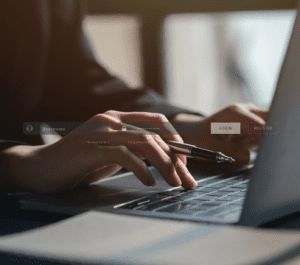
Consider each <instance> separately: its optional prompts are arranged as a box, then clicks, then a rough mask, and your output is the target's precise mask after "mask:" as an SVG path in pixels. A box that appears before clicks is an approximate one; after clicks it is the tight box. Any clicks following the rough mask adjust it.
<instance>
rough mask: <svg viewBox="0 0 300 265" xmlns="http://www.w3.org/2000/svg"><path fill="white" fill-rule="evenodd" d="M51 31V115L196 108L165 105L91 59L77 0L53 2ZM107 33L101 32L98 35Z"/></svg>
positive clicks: (70, 117)
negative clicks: (129, 85) (127, 83)
mask: <svg viewBox="0 0 300 265" xmlns="http://www.w3.org/2000/svg"><path fill="white" fill-rule="evenodd" d="M51 14H52V21H53V22H52V27H53V30H52V36H51V47H50V53H49V55H48V58H49V64H48V65H49V66H48V73H47V91H46V92H45V94H44V96H45V97H44V98H45V104H43V106H47V105H48V107H47V108H46V107H45V110H46V111H47V110H51V113H52V114H53V115H55V120H64V121H67V120H80V121H85V120H87V119H89V118H91V117H92V116H94V115H95V114H97V113H102V112H105V111H107V110H119V111H145V112H157V113H162V114H164V115H166V116H167V117H168V118H170V117H172V116H174V115H175V114H178V113H194V114H197V115H201V114H199V113H196V112H193V111H190V110H187V109H184V108H180V107H176V106H173V105H171V104H169V103H168V102H167V101H166V100H165V98H164V97H162V96H161V95H159V94H158V93H156V92H155V91H153V90H152V89H151V88H148V87H140V88H137V89H132V88H130V87H128V86H127V85H126V83H125V82H124V81H123V80H121V79H120V78H118V77H116V76H112V75H111V74H110V73H108V71H107V70H105V69H104V67H102V66H101V65H100V64H99V63H98V62H97V61H96V59H95V56H94V54H93V51H92V49H91V46H90V44H89V41H88V40H87V38H86V36H85V35H84V32H83V29H82V17H83V16H82V14H81V8H80V1H75V0H73V1H68V4H67V1H62V0H60V1H57V0H53V1H51ZM102 37H103V38H105V36H102Z"/></svg>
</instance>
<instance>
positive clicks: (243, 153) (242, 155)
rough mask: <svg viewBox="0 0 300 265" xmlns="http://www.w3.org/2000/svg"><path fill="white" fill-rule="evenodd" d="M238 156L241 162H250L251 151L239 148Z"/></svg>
mask: <svg viewBox="0 0 300 265" xmlns="http://www.w3.org/2000/svg"><path fill="white" fill-rule="evenodd" d="M236 158H237V159H238V160H239V161H240V162H241V163H244V164H246V163H248V162H249V151H247V150H239V151H238V152H237V153H236Z"/></svg>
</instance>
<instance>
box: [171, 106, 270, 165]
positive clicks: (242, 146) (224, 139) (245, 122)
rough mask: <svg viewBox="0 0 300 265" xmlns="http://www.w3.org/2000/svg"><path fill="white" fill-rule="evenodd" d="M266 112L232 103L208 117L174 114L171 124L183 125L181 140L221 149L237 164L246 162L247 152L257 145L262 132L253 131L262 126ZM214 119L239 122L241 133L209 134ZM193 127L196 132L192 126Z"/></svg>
mask: <svg viewBox="0 0 300 265" xmlns="http://www.w3.org/2000/svg"><path fill="white" fill-rule="evenodd" d="M266 115H267V112H266V111H264V110H260V109H258V108H257V107H256V106H254V105H253V104H250V103H248V104H233V105H230V106H229V107H227V108H225V109H223V110H221V111H219V112H217V113H216V114H214V115H212V116H210V117H207V118H204V117H201V116H196V115H193V116H190V117H189V116H184V114H183V115H177V117H175V118H174V119H173V121H172V123H173V125H174V127H175V129H176V128H178V127H179V126H180V124H181V126H180V128H182V127H184V129H185V132H184V131H182V130H179V129H178V131H179V133H180V135H181V137H182V138H183V140H184V142H186V143H189V144H194V145H196V146H198V147H201V148H205V149H209V150H213V151H219V152H222V153H224V154H225V155H228V156H230V157H233V158H234V159H235V160H236V163H238V164H247V163H248V162H249V159H250V151H251V150H254V149H255V148H257V146H258V142H259V139H260V136H261V134H260V133H261V131H260V130H254V127H256V126H264V125H265V119H266ZM213 122H218V123H233V122H234V123H236V122H238V123H240V124H241V134H212V133H211V123H213ZM182 123H184V126H182ZM195 123H196V124H197V123H198V124H199V125H200V124H201V129H200V126H194V124H195ZM189 125H191V126H189ZM196 127H197V131H196V130H195V129H194V128H196Z"/></svg>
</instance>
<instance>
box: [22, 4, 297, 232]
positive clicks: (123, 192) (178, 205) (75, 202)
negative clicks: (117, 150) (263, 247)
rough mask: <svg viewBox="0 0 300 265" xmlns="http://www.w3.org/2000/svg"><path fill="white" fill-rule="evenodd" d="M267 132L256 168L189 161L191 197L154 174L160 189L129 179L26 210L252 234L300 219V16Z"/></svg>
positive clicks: (30, 200) (27, 200) (37, 202)
mask: <svg viewBox="0 0 300 265" xmlns="http://www.w3.org/2000/svg"><path fill="white" fill-rule="evenodd" d="M265 127H266V130H264V133H263V134H262V137H261V140H260V146H259V149H258V154H257V159H256V162H255V165H254V166H251V165H248V166H246V167H235V166H229V165H228V166H226V165H223V166H220V165H218V166H216V165H215V164H212V163H208V162H207V163H203V162H199V161H196V162H195V161H192V160H189V162H188V166H189V165H190V170H191V173H192V174H193V175H194V177H195V179H196V181H197V182H198V187H197V188H196V189H195V190H192V191H188V190H184V189H183V188H182V187H176V188H170V187H169V186H168V185H167V184H166V183H165V182H164V181H163V179H162V177H161V176H160V174H159V173H158V171H157V170H156V169H155V168H154V167H152V166H149V170H150V172H151V174H152V175H153V177H154V178H155V179H156V182H157V185H156V186H155V187H146V186H143V184H141V183H140V182H139V181H138V180H137V178H136V177H135V176H134V175H133V173H131V172H127V173H123V174H119V175H117V176H113V177H110V178H107V179H104V180H102V181H99V182H97V183H95V184H92V185H89V186H86V187H77V188H76V189H74V190H72V191H68V192H65V193H57V194H41V195H26V196H24V197H23V198H22V199H21V200H20V204H21V208H23V209H30V210H42V211H49V212H56V213H65V214H71V215H73V214H78V213H81V212H85V211H89V210H96V211H97V210H98V211H104V212H110V213H115V214H125V215H135V216H141V217H149V218H162V219H173V220H182V221H193V222H205V223H215V224H228V223H230V224H241V225H246V226H261V225H264V224H266V223H268V222H271V221H274V220H277V219H280V218H282V217H284V216H288V215H291V214H293V213H296V212H298V211H300V152H299V150H300V11H299V9H298V12H297V18H296V21H295V24H294V28H293V32H292V35H291V39H290V42H289V46H288V49H287V52H286V56H285V59H284V62H283V65H282V69H281V72H280V76H279V78H278V83H277V88H276V92H275V95H274V98H273V102H272V105H271V109H270V112H269V114H268V118H267V121H266V126H265ZM230 167H231V168H230ZM205 168H206V169H207V168H208V169H209V170H208V171H209V172H210V173H209V174H206V175H205V172H204V171H205V170H204V169H205ZM201 172H202V173H201ZM224 172H226V173H224ZM206 173H207V172H206Z"/></svg>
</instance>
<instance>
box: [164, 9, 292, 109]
mask: <svg viewBox="0 0 300 265" xmlns="http://www.w3.org/2000/svg"><path fill="white" fill-rule="evenodd" d="M295 17H296V11H295V10H276V11H249V12H227V13H211V14H208V13H206V14H196V15H195V14H176V15H171V16H169V17H168V18H167V19H166V20H165V23H164V29H163V40H162V41H163V43H162V45H163V51H164V74H165V87H166V89H167V91H168V93H167V94H168V98H169V101H170V102H171V103H174V104H177V105H180V106H182V107H186V108H190V109H194V110H197V111H199V112H202V113H204V114H207V115H209V114H212V113H214V112H216V111H218V110H220V109H222V108H224V107H226V106H227V105H229V104H231V103H235V102H252V103H254V104H255V105H257V106H258V107H261V108H265V109H267V108H268V107H269V105H270V103H271V100H272V96H273V93H274V91H275V88H276V84H277V79H278V75H279V72H280V68H281V64H282V62H283V59H284V55H285V51H286V48H287V45H288V42H289V38H290V34H291V31H292V27H293V23H294V20H295Z"/></svg>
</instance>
